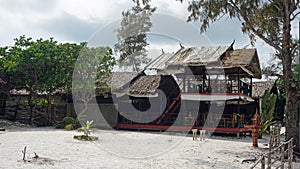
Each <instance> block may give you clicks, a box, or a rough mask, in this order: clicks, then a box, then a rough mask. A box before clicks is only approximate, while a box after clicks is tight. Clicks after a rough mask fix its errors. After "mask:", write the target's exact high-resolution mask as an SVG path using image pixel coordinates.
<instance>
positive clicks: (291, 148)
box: [288, 139, 293, 169]
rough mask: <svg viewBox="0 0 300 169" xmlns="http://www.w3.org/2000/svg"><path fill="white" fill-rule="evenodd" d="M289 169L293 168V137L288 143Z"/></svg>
mask: <svg viewBox="0 0 300 169" xmlns="http://www.w3.org/2000/svg"><path fill="white" fill-rule="evenodd" d="M288 158H289V159H288V160H289V161H288V169H292V168H293V139H291V140H290V142H289V143H288Z"/></svg>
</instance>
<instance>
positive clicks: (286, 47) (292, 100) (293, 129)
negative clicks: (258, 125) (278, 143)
mask: <svg viewBox="0 0 300 169" xmlns="http://www.w3.org/2000/svg"><path fill="white" fill-rule="evenodd" d="M284 3H285V7H284V8H283V11H282V13H283V15H284V17H283V37H282V51H280V59H281V60H282V66H283V80H284V89H285V94H286V106H285V122H286V140H288V139H290V138H294V144H295V145H296V147H295V148H294V150H295V151H296V152H299V147H300V146H299V126H298V121H299V120H298V119H299V117H298V104H297V102H298V101H297V84H296V83H295V82H294V80H293V76H292V48H291V42H290V39H291V33H290V32H291V24H290V23H291V20H290V13H289V11H290V9H289V8H290V7H291V6H290V4H289V3H290V1H284Z"/></svg>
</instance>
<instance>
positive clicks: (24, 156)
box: [22, 146, 27, 161]
mask: <svg viewBox="0 0 300 169" xmlns="http://www.w3.org/2000/svg"><path fill="white" fill-rule="evenodd" d="M26 148H27V147H26V146H25V147H24V150H22V153H23V161H26V159H25V158H26Z"/></svg>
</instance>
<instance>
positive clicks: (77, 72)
mask: <svg viewBox="0 0 300 169" xmlns="http://www.w3.org/2000/svg"><path fill="white" fill-rule="evenodd" d="M115 64H116V61H115V58H114V57H113V55H112V49H111V48H109V47H102V46H100V47H87V46H86V45H85V46H84V47H83V48H82V49H81V52H80V57H78V59H77V62H76V65H75V68H74V72H73V81H72V94H73V97H74V101H75V102H77V103H82V104H83V107H82V108H81V106H80V104H76V105H75V109H76V111H78V112H79V113H78V116H82V115H84V114H85V113H86V112H87V110H88V103H89V102H90V101H91V100H92V99H93V98H95V96H96V95H99V94H101V93H96V92H95V90H96V88H98V87H100V88H101V87H103V86H106V82H101V81H97V79H99V78H100V77H101V76H103V75H108V74H109V73H110V72H111V70H112V69H113V66H114V65H115ZM96 91H97V90H96ZM80 120H83V119H80Z"/></svg>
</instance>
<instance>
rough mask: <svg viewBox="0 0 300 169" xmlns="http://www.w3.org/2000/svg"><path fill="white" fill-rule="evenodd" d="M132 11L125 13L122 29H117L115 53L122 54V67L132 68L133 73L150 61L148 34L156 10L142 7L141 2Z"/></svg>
mask: <svg viewBox="0 0 300 169" xmlns="http://www.w3.org/2000/svg"><path fill="white" fill-rule="evenodd" d="M134 2H136V5H135V6H134V7H132V8H131V9H130V10H127V11H123V12H122V15H123V20H122V22H121V27H120V28H119V29H117V33H118V35H117V38H118V43H116V44H115V51H116V52H118V53H119V54H120V59H119V63H120V66H122V67H129V66H132V71H139V70H140V66H141V64H142V63H148V62H149V61H150V59H149V58H147V50H146V47H147V46H148V45H149V44H148V43H147V36H146V33H147V32H149V31H150V28H151V26H152V23H151V20H150V17H151V15H152V14H153V13H154V12H155V10H156V8H152V7H150V5H148V4H146V5H141V4H140V3H139V1H134Z"/></svg>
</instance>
